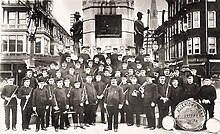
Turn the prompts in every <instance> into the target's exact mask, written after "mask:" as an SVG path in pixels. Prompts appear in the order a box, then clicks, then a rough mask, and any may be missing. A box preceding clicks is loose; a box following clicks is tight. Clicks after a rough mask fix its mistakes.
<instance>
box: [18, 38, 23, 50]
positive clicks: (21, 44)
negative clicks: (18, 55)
mask: <svg viewBox="0 0 220 134" xmlns="http://www.w3.org/2000/svg"><path fill="white" fill-rule="evenodd" d="M17 52H23V36H17Z"/></svg>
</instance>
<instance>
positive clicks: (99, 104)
mask: <svg viewBox="0 0 220 134" xmlns="http://www.w3.org/2000/svg"><path fill="white" fill-rule="evenodd" d="M98 107H100V110H101V111H100V112H101V122H105V108H104V100H103V99H101V100H98V104H97V105H96V108H95V109H96V110H95V111H97V109H98Z"/></svg>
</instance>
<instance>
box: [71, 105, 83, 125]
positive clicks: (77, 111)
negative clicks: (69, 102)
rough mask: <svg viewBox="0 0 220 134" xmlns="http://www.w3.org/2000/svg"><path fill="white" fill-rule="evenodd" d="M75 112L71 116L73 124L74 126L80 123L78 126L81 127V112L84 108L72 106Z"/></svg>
mask: <svg viewBox="0 0 220 134" xmlns="http://www.w3.org/2000/svg"><path fill="white" fill-rule="evenodd" d="M74 109H75V112H76V113H74V114H72V115H73V123H74V124H75V126H76V125H77V124H78V123H80V125H82V123H83V122H84V117H83V111H84V107H83V106H79V105H75V106H74ZM78 117H79V122H78Z"/></svg>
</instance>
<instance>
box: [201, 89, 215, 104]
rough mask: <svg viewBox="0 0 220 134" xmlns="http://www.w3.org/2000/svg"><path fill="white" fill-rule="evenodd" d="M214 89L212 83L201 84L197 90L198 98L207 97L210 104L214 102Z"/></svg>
mask: <svg viewBox="0 0 220 134" xmlns="http://www.w3.org/2000/svg"><path fill="white" fill-rule="evenodd" d="M216 97H217V96H216V90H215V87H213V86H212V85H209V86H208V85H203V86H202V87H201V88H200V91H199V99H200V100H201V101H202V99H206V100H207V99H208V100H209V101H210V102H211V104H215V103H214V100H215V99H216Z"/></svg>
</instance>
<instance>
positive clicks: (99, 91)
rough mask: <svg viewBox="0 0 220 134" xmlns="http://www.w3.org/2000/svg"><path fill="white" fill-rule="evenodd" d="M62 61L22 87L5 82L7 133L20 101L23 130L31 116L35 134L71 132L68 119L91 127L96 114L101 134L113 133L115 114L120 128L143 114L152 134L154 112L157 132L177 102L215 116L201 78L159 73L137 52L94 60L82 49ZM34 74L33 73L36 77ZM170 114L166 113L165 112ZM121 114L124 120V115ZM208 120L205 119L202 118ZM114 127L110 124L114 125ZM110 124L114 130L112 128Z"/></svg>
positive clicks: (211, 92) (212, 94)
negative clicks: (192, 104)
mask: <svg viewBox="0 0 220 134" xmlns="http://www.w3.org/2000/svg"><path fill="white" fill-rule="evenodd" d="M63 57H64V60H63V62H62V64H61V66H60V67H59V69H57V68H56V62H52V63H51V64H50V67H49V68H43V69H41V70H39V71H38V72H37V74H36V76H34V72H33V70H32V69H28V70H27V72H26V76H25V77H24V78H23V79H22V82H21V86H20V87H18V86H16V85H14V77H13V76H10V77H8V78H7V85H6V86H5V87H4V88H3V90H2V93H1V97H2V98H3V99H4V100H5V103H4V108H5V124H6V130H9V129H10V111H12V129H13V130H14V131H16V123H17V99H16V98H18V99H21V101H20V102H21V103H20V106H21V113H22V129H23V130H24V131H27V130H29V129H30V128H29V124H30V120H31V116H32V114H33V113H34V114H35V116H36V132H37V131H39V130H40V129H42V130H45V131H46V130H47V129H46V128H47V127H48V126H49V125H50V124H51V125H52V126H54V128H55V131H56V132H57V131H58V130H59V129H64V130H66V129H67V128H68V127H70V122H69V119H68V117H69V115H70V114H71V115H72V118H73V124H74V129H77V127H80V128H82V129H85V126H86V127H89V126H93V125H95V123H96V112H97V110H98V109H99V111H100V112H101V122H102V123H105V121H106V120H105V116H106V115H107V122H108V127H107V129H105V131H109V130H112V129H114V131H115V132H117V131H118V124H119V123H118V114H119V113H120V116H121V120H120V122H121V123H127V125H128V126H132V125H134V114H135V115H136V116H135V117H136V121H135V123H136V126H137V127H140V114H142V113H143V114H146V117H147V121H148V125H147V126H146V127H145V128H149V130H153V129H155V128H156V118H155V107H156V105H157V106H158V110H159V120H158V124H157V127H158V128H161V127H162V119H163V118H164V117H165V116H167V115H169V113H171V114H172V116H174V110H175V107H176V105H177V104H178V103H179V102H181V101H182V100H186V99H190V100H196V101H198V102H200V103H201V104H202V105H203V106H204V108H205V110H206V111H207V112H209V118H210V117H213V116H214V100H215V99H216V91H215V88H214V86H212V84H211V79H210V77H204V84H203V85H202V86H201V78H200V77H199V76H197V75H196V70H195V69H191V70H189V69H187V68H185V69H184V68H183V69H181V70H179V69H178V68H176V69H175V70H174V71H171V69H170V68H163V69H162V68H160V67H159V66H158V62H157V61H154V62H151V61H150V57H149V55H147V54H144V49H141V50H140V55H138V56H136V57H135V56H131V55H130V50H129V49H126V54H125V55H123V56H122V55H121V54H118V53H117V48H113V53H111V54H106V55H105V56H104V55H103V54H102V53H101V48H97V54H96V55H94V57H93V59H90V56H89V55H88V53H87V52H86V48H83V49H82V53H80V54H79V55H78V60H76V61H72V59H71V55H70V54H68V53H65V54H63ZM35 73H36V72H35ZM170 108H171V110H170ZM125 113H126V114H125ZM207 118H208V117H207ZM113 121H114V122H113ZM112 124H113V125H112Z"/></svg>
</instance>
